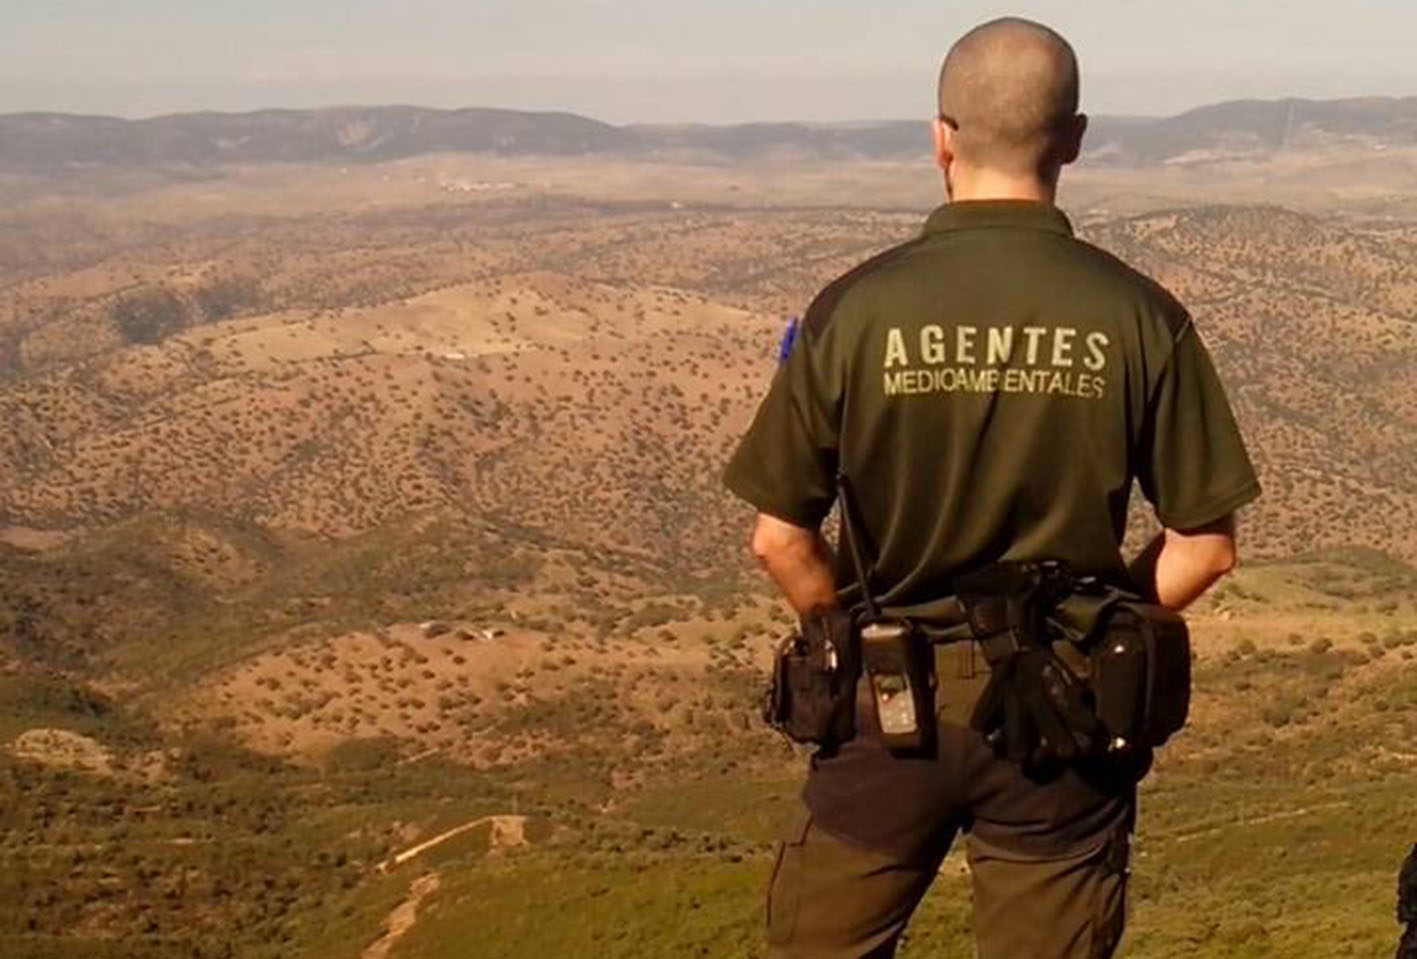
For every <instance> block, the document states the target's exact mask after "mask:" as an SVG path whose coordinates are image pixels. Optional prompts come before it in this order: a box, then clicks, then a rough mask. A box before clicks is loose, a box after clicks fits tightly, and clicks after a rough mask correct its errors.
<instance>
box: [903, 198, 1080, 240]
mask: <svg viewBox="0 0 1417 959" xmlns="http://www.w3.org/2000/svg"><path fill="white" fill-rule="evenodd" d="M998 228H1005V229H1015V230H1042V231H1044V232H1045V233H1057V234H1059V235H1061V236H1072V235H1073V226H1072V224H1071V223H1069V222H1068V218H1067V216H1066V215H1065V214H1064V213H1063V211H1062V210H1060V209H1058V208H1057V207H1055V206H1052V205H1051V204H1048V203H1038V202H1036V201H1033V200H961V201H959V202H956V203H946V204H945V205H944V206H942V207H940V208H939V209H937V210H936V211H935V212H934V213H932V214H930V219H928V220H926V221H925V233H926V234H936V233H948V232H953V231H955V230H988V229H998Z"/></svg>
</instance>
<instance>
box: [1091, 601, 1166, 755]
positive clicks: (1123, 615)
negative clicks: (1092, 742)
mask: <svg viewBox="0 0 1417 959" xmlns="http://www.w3.org/2000/svg"><path fill="white" fill-rule="evenodd" d="M1104 616H1105V620H1104V621H1103V622H1102V623H1100V624H1098V629H1097V632H1096V634H1095V635H1096V639H1095V640H1094V641H1093V645H1092V649H1091V651H1090V653H1089V659H1090V663H1089V665H1090V671H1091V681H1090V685H1091V686H1092V691H1093V695H1094V697H1095V698H1096V704H1097V718H1098V719H1099V720H1101V722H1102V725H1103V726H1104V727H1105V729H1106V731H1107V735H1108V736H1109V739H1110V742H1109V745H1108V748H1109V750H1110V751H1112V752H1122V751H1126V750H1129V749H1134V748H1138V747H1149V746H1160V745H1162V744H1164V743H1165V742H1166V740H1168V739H1170V738H1171V736H1173V735H1174V734H1175V733H1177V732H1179V731H1180V730H1181V728H1182V727H1183V726H1185V725H1186V717H1187V715H1188V714H1189V712H1190V706H1191V635H1190V630H1188V629H1187V627H1186V621H1185V620H1184V619H1182V618H1181V617H1180V616H1179V615H1177V614H1176V613H1173V612H1171V611H1170V610H1168V609H1166V608H1164V607H1161V606H1154V605H1151V604H1148V603H1140V602H1133V601H1122V602H1118V603H1116V604H1115V605H1113V606H1112V607H1111V608H1110V609H1109V610H1108V611H1107V612H1106V613H1105V614H1104Z"/></svg>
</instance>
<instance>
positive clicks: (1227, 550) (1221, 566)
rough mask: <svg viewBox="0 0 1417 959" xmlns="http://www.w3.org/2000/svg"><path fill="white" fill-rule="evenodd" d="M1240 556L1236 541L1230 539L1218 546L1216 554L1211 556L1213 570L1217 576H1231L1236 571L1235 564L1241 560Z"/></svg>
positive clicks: (1218, 577) (1217, 577)
mask: <svg viewBox="0 0 1417 959" xmlns="http://www.w3.org/2000/svg"><path fill="white" fill-rule="evenodd" d="M1239 559H1240V556H1239V553H1238V552H1237V551H1236V549H1235V541H1234V540H1228V541H1227V542H1225V543H1224V544H1222V545H1220V546H1218V547H1216V550H1215V555H1214V556H1213V557H1211V571H1212V572H1213V573H1215V578H1216V579H1220V578H1221V577H1222V576H1229V575H1230V574H1231V573H1233V572H1234V571H1235V564H1236V563H1237V562H1239Z"/></svg>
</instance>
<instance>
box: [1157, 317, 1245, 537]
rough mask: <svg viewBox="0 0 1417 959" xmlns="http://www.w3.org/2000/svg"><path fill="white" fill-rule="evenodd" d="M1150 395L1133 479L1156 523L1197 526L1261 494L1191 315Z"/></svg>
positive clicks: (1182, 526) (1218, 380)
mask: <svg viewBox="0 0 1417 959" xmlns="http://www.w3.org/2000/svg"><path fill="white" fill-rule="evenodd" d="M1152 396H1153V399H1152V402H1151V404H1150V406H1149V408H1148V410H1147V417H1146V422H1145V425H1144V428H1143V432H1142V449H1141V450H1140V458H1139V464H1138V477H1137V478H1138V480H1139V481H1140V482H1141V488H1142V493H1143V494H1145V496H1146V498H1147V499H1148V500H1150V501H1151V503H1152V505H1153V506H1154V507H1155V508H1156V515H1157V518H1158V519H1159V520H1160V521H1161V523H1162V525H1164V526H1166V527H1168V528H1170V529H1176V530H1188V529H1196V528H1198V527H1201V526H1204V525H1206V524H1207V523H1212V522H1215V521H1216V520H1219V519H1223V518H1224V517H1225V516H1228V515H1229V514H1230V513H1232V512H1234V511H1235V510H1236V509H1239V508H1240V507H1241V506H1244V505H1245V504H1246V503H1248V502H1250V501H1251V500H1253V499H1255V497H1257V496H1259V494H1260V484H1259V480H1258V478H1257V477H1256V476H1255V470H1254V467H1253V466H1252V465H1251V463H1250V457H1249V454H1248V453H1247V452H1246V451H1245V442H1244V440H1243V439H1242V438H1241V436H1240V430H1239V427H1238V426H1236V424H1235V416H1234V414H1233V413H1232V412H1231V409H1230V403H1229V401H1228V400H1227V399H1226V397H1225V389H1224V387H1223V386H1222V385H1221V382H1220V377H1219V376H1218V375H1217V374H1216V372H1215V365H1214V364H1213V363H1212V362H1211V359H1210V354H1209V353H1208V352H1207V351H1206V348H1205V344H1204V343H1202V342H1201V338H1200V334H1199V333H1197V332H1196V330H1195V327H1194V326H1193V325H1192V324H1191V323H1190V322H1189V321H1187V322H1186V324H1185V326H1184V327H1183V328H1182V330H1181V332H1180V334H1179V336H1178V337H1177V340H1176V343H1175V346H1174V347H1173V349H1172V351H1171V355H1170V357H1169V358H1168V360H1167V362H1166V364H1165V366H1164V367H1163V368H1162V371H1161V376H1160V381H1159V383H1158V384H1157V386H1156V388H1155V389H1154V391H1153V394H1152Z"/></svg>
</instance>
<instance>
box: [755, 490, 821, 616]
mask: <svg viewBox="0 0 1417 959" xmlns="http://www.w3.org/2000/svg"><path fill="white" fill-rule="evenodd" d="M752 550H753V555H754V556H756V557H757V559H758V564H759V565H760V566H762V567H763V569H764V570H766V571H767V574H768V575H769V576H771V577H772V581H773V582H774V583H776V584H777V588H778V589H779V590H780V591H781V592H782V595H783V596H784V597H786V598H787V602H788V603H789V604H790V605H791V606H792V608H793V609H794V610H796V611H797V613H798V615H803V614H805V613H806V612H808V611H809V610H811V609H813V608H814V607H817V606H835V605H836V578H835V577H834V576H833V575H832V554H831V547H830V546H828V545H827V542H826V540H824V539H823V538H822V534H821V533H820V532H819V531H818V530H815V529H804V528H803V527H801V526H794V525H793V524H791V523H788V522H785V521H784V520H780V519H777V518H776V517H774V516H769V515H767V514H766V513H759V514H758V520H757V523H756V524H755V525H754V527H753V541H752Z"/></svg>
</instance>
